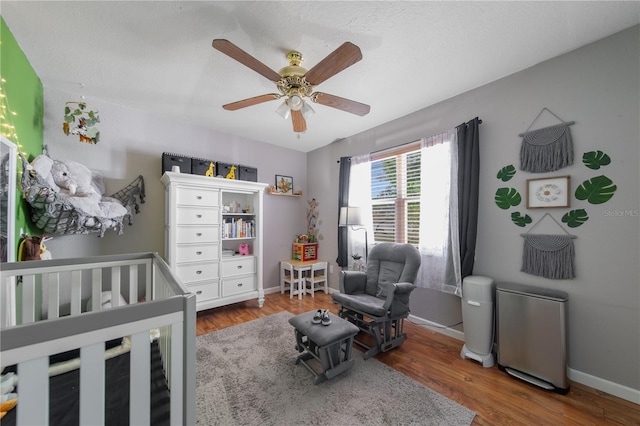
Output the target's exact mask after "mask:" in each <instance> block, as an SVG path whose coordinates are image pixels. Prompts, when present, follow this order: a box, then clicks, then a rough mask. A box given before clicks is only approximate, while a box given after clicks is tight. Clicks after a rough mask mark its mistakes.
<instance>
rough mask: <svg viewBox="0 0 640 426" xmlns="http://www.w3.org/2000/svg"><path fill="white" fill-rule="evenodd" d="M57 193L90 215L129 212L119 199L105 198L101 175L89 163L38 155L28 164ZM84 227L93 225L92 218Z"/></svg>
mask: <svg viewBox="0 0 640 426" xmlns="http://www.w3.org/2000/svg"><path fill="white" fill-rule="evenodd" d="M29 167H30V168H31V169H32V170H34V171H35V172H36V173H37V174H38V175H39V176H40V177H41V178H42V179H44V180H45V182H47V185H48V186H49V187H51V189H52V190H53V191H55V192H58V193H60V194H61V195H63V196H66V198H67V200H68V201H69V203H70V204H71V205H72V206H73V207H74V208H76V209H79V210H80V211H82V212H83V213H85V214H86V215H88V216H96V217H101V218H117V217H122V216H124V215H125V214H126V213H127V208H126V207H124V206H123V205H122V204H121V203H120V202H119V201H118V200H116V199H115V198H111V197H103V194H104V192H105V187H104V183H103V181H102V176H101V175H100V174H98V173H93V172H92V171H91V170H89V168H88V167H87V166H85V165H84V164H80V163H78V162H76V161H70V160H65V161H58V160H52V159H51V158H49V157H48V156H46V155H39V156H38V157H36V158H35V159H34V160H33V161H32V162H31V164H30V166H29ZM86 221H87V222H86V223H83V225H85V226H94V224H95V223H94V220H93V219H92V218H91V217H88V218H86Z"/></svg>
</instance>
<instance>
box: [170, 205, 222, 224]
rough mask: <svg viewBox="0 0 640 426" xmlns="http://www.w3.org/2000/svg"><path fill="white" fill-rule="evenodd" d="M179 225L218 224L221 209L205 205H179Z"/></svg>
mask: <svg viewBox="0 0 640 426" xmlns="http://www.w3.org/2000/svg"><path fill="white" fill-rule="evenodd" d="M176 210H177V211H176V223H177V224H178V225H217V224H218V223H220V220H219V219H218V217H219V213H220V210H218V209H210V208H205V207H178V208H177V209H176Z"/></svg>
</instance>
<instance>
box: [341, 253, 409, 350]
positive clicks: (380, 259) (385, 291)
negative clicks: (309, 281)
mask: <svg viewBox="0 0 640 426" xmlns="http://www.w3.org/2000/svg"><path fill="white" fill-rule="evenodd" d="M419 268H420V253H419V251H418V249H416V248H415V247H414V246H412V245H411V244H398V243H380V244H377V245H375V246H374V247H373V248H372V249H371V252H370V253H369V258H368V259H367V271H366V272H360V271H342V273H341V274H340V293H333V294H332V299H333V303H336V304H338V305H341V306H340V309H339V311H338V315H339V316H340V317H341V318H344V319H346V320H348V321H350V322H351V323H353V324H355V325H357V326H358V327H359V328H360V330H362V331H364V332H365V333H367V334H370V335H372V336H374V337H375V340H376V343H375V346H372V347H370V346H368V345H366V344H365V343H363V342H362V341H359V340H358V339H356V340H355V342H356V343H357V344H359V345H360V346H362V347H364V348H365V349H367V351H366V352H365V354H364V359H369V358H371V357H372V356H374V355H376V354H378V353H380V352H386V351H388V350H390V349H393V348H395V347H398V346H400V345H401V344H402V342H404V339H405V338H406V337H407V335H406V334H405V333H404V332H403V326H404V319H405V318H406V317H408V316H409V296H410V295H411V292H412V291H413V290H414V289H415V288H416V287H415V285H414V283H415V280H416V276H417V275H418V269H419Z"/></svg>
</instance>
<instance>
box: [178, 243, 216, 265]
mask: <svg viewBox="0 0 640 426" xmlns="http://www.w3.org/2000/svg"><path fill="white" fill-rule="evenodd" d="M217 259H218V244H180V245H177V246H176V263H182V262H203V261H212V260H217Z"/></svg>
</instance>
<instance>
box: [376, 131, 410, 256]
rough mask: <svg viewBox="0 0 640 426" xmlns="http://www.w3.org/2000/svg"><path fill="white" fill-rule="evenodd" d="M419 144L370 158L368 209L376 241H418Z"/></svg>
mask: <svg viewBox="0 0 640 426" xmlns="http://www.w3.org/2000/svg"><path fill="white" fill-rule="evenodd" d="M420 162H421V161H420V145H419V144H418V143H415V144H411V145H408V146H404V147H402V148H401V149H398V150H394V151H393V152H390V151H386V152H385V153H383V154H381V155H379V156H377V157H376V158H373V157H372V159H371V212H372V219H373V231H374V237H375V241H376V242H399V243H409V244H413V245H416V246H417V245H418V244H419V242H420V232H419V231H420Z"/></svg>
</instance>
